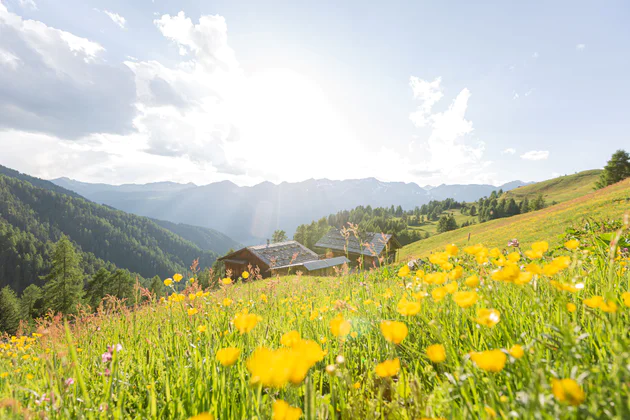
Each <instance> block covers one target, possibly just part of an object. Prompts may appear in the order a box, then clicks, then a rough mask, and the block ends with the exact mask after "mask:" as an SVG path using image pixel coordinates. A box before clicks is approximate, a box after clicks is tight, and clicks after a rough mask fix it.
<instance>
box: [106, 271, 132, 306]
mask: <svg viewBox="0 0 630 420" xmlns="http://www.w3.org/2000/svg"><path fill="white" fill-rule="evenodd" d="M133 284H134V278H133V276H132V275H131V273H130V272H129V271H127V270H121V269H118V270H116V271H114V272H113V273H112V275H111V276H110V277H109V287H108V293H107V294H108V295H111V296H115V297H116V298H118V299H127V304H131V303H132V302H131V300H132V298H133Z"/></svg>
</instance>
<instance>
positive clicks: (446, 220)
mask: <svg viewBox="0 0 630 420" xmlns="http://www.w3.org/2000/svg"><path fill="white" fill-rule="evenodd" d="M455 229H457V222H456V221H455V217H454V216H453V215H452V214H449V215H448V216H447V215H442V217H440V220H439V221H438V226H437V231H438V232H439V233H443V232H448V231H449V230H455Z"/></svg>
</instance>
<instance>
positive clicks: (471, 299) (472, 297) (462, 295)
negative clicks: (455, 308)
mask: <svg viewBox="0 0 630 420" xmlns="http://www.w3.org/2000/svg"><path fill="white" fill-rule="evenodd" d="M478 299H479V295H478V294H477V292H475V291H474V290H473V291H471V292H457V293H454V294H453V301H454V302H455V303H456V304H457V305H459V306H460V307H461V308H469V307H471V306H472V305H474V304H475V303H476V302H477V300H478Z"/></svg>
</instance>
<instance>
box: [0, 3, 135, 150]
mask: <svg viewBox="0 0 630 420" xmlns="http://www.w3.org/2000/svg"><path fill="white" fill-rule="evenodd" d="M0 51H2V53H0V56H1V57H2V58H1V59H0V61H1V62H2V63H3V64H0V69H4V68H5V67H8V68H9V69H13V70H19V71H8V72H7V71H0V129H5V128H14V129H22V130H28V131H38V132H47V133H51V134H54V135H58V136H61V137H63V138H69V139H76V138H77V137H80V136H82V135H85V134H88V133H93V132H115V133H121V132H129V131H131V129H132V125H131V121H132V119H133V114H134V112H133V111H134V110H133V108H132V107H131V104H132V102H131V99H132V96H131V94H132V93H133V90H132V92H131V94H130V92H129V88H130V84H131V83H132V82H133V79H132V74H131V73H130V72H129V71H128V69H126V68H124V67H123V66H122V65H119V66H112V65H111V64H109V63H107V62H106V61H105V60H104V59H103V58H102V55H103V52H104V51H105V49H104V48H103V46H101V45H100V44H98V43H96V42H93V41H91V40H89V39H87V38H83V37H79V36H76V35H74V34H72V33H70V32H66V31H63V30H60V29H57V28H53V27H50V26H47V25H46V24H45V23H43V22H40V21H36V20H29V19H23V18H22V17H21V16H19V15H17V14H15V13H12V12H9V11H8V9H7V7H6V6H5V5H4V4H3V3H2V2H0ZM131 89H133V88H132V87H131Z"/></svg>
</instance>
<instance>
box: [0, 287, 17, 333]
mask: <svg viewBox="0 0 630 420" xmlns="http://www.w3.org/2000/svg"><path fill="white" fill-rule="evenodd" d="M19 325H20V301H19V299H18V297H17V295H16V294H15V292H14V291H13V289H11V288H10V287H9V286H5V287H3V288H2V290H0V332H6V333H8V334H15V332H16V331H17V329H18V327H19Z"/></svg>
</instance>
